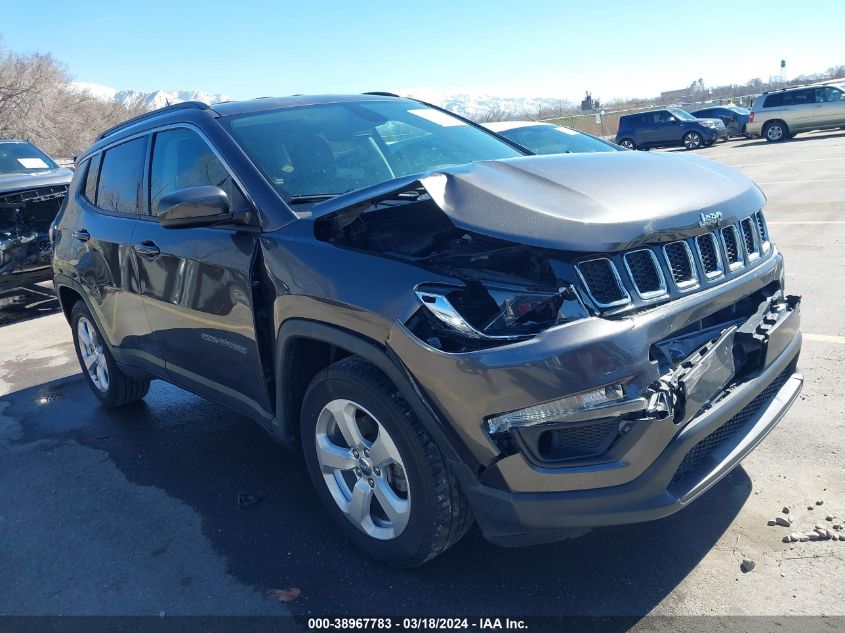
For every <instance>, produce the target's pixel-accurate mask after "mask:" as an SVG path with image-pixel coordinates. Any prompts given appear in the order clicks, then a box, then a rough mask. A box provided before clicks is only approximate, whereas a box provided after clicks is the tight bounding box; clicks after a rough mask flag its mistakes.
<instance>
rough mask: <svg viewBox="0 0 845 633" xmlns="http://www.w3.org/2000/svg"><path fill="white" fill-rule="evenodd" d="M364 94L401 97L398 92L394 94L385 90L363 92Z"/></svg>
mask: <svg viewBox="0 0 845 633" xmlns="http://www.w3.org/2000/svg"><path fill="white" fill-rule="evenodd" d="M361 94H362V95H373V96H374V97H399V95H397V94H393V93H392V92H383V91H381V90H373V91H372V92H362V93H361Z"/></svg>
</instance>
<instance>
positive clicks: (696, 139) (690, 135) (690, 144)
mask: <svg viewBox="0 0 845 633" xmlns="http://www.w3.org/2000/svg"><path fill="white" fill-rule="evenodd" d="M676 138H677V137H676ZM702 145H704V139H703V138H701V134H699V133H698V132H687V133H686V134H684V147H686V148H687V149H698V148H699V147H701V146H702Z"/></svg>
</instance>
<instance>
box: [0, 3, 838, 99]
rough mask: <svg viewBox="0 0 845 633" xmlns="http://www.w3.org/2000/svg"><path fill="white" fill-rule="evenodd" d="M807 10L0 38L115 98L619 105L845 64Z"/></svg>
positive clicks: (168, 26) (418, 11) (826, 20)
mask: <svg viewBox="0 0 845 633" xmlns="http://www.w3.org/2000/svg"><path fill="white" fill-rule="evenodd" d="M811 4H812V11H811V12H808V11H807V10H805V9H802V8H801V6H802V5H801V4H799V3H798V2H796V1H792V2H778V1H773V0H767V1H766V2H764V3H752V2H748V1H745V0H742V1H740V2H702V1H699V2H696V3H695V5H694V6H693V5H691V4H688V3H684V2H666V3H654V2H614V1H608V2H588V1H587V0H581V1H579V2H573V3H570V2H564V1H558V2H555V1H551V0H549V1H545V0H543V1H523V2H519V1H517V0H510V1H509V2H497V1H495V0H488V1H485V2H460V1H458V0H453V1H451V2H448V1H441V0H426V1H425V2H419V1H418V2H411V1H404V0H390V1H383V0H371V1H364V0H362V1H359V2H353V1H351V0H347V1H346V2H334V1H330V0H328V1H325V2H319V1H317V0H312V1H310V2H308V1H307V0H306V1H302V0H299V1H297V2H287V1H279V2H264V1H261V2H258V1H244V0H242V1H241V2H232V1H231V0H229V1H227V2H218V1H217V0H206V1H204V2H196V3H189V2H178V1H177V0H170V1H166V2H165V1H161V0H147V1H144V0H142V1H140V2H136V3H132V4H129V3H124V2H120V1H119V0H111V1H108V2H105V1H100V0H97V1H85V0H78V1H77V2H74V3H67V4H65V5H64V6H62V3H56V2H55V1H54V0H53V1H45V0H3V9H2V13H0V15H1V16H2V17H1V18H0V36H2V37H3V41H4V43H5V45H6V46H7V47H9V48H11V49H13V50H16V51H26V52H32V51H40V52H49V53H52V54H53V55H54V56H55V57H56V58H57V59H59V60H61V61H63V62H64V63H66V64H67V65H68V66H69V68H70V71H71V73H72V74H73V75H74V78H75V79H76V80H78V81H83V82H93V83H98V84H104V85H108V86H112V87H115V88H118V89H123V88H133V89H137V90H145V91H149V90H155V89H167V90H173V89H196V90H206V91H209V92H214V93H222V94H225V95H228V96H231V97H234V98H250V97H256V96H263V95H284V94H291V93H325V92H358V91H364V90H393V91H405V92H407V91H410V90H414V91H417V92H421V91H429V92H430V93H431V94H432V95H434V94H437V93H445V92H469V93H480V94H491V95H496V96H514V95H520V96H536V97H558V98H570V99H576V98H577V99H580V98H581V97H582V96H583V94H584V91H586V90H591V91H592V92H593V95H594V96H596V97H600V98H604V99H605V100H607V99H610V98H613V97H626V96H652V95H655V94H657V93H659V92H660V91H661V90H669V89H675V88H681V87H684V86H686V85H689V83H690V82H692V81H693V80H694V79H697V78H698V77H702V78H704V81H705V84H708V85H718V84H723V83H733V82H736V83H741V82H745V81H746V80H747V79H749V78H751V77H761V78H764V79H765V78H768V77H769V76H770V75H773V74H776V73H777V72H778V64H779V61H780V59H781V58H784V59H786V61H787V74H788V75H789V76H794V75H798V74H801V73H809V72H817V71H822V70H825V69H826V68H828V67H830V66H832V65H834V64H845V35H843V33H845V2H843V1H842V0H816V1H815V2H813V3H811ZM127 6H132V7H134V8H135V10H131V11H130V10H127V9H125V7H127ZM796 11H799V12H800V13H801V15H802V19H795V12H796ZM803 18H810V19H803Z"/></svg>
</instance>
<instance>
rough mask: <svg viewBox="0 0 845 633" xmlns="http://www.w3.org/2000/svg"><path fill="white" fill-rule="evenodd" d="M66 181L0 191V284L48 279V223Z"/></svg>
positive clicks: (56, 206) (60, 200)
mask: <svg viewBox="0 0 845 633" xmlns="http://www.w3.org/2000/svg"><path fill="white" fill-rule="evenodd" d="M66 195H67V185H52V186H45V187H38V188H35V189H26V190H22V191H14V192H2V193H0V288H8V287H13V286H17V285H20V284H23V283H31V282H36V281H43V280H46V279H50V277H51V276H52V269H51V265H50V261H51V246H50V224H51V223H52V221H53V219H54V218H55V217H56V214H57V213H58V211H59V208H60V207H61V204H62V201H63V200H64V198H65V196H66Z"/></svg>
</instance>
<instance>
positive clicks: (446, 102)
mask: <svg viewBox="0 0 845 633" xmlns="http://www.w3.org/2000/svg"><path fill="white" fill-rule="evenodd" d="M396 94H399V95H401V96H403V97H412V98H414V99H420V100H422V101H427V102H428V103H433V104H435V105H438V106H440V107H442V108H446V109H447V110H451V111H452V112H456V113H457V114H460V115H463V116H465V117H468V118H471V119H472V118H478V117H481V116H484V115H485V114H489V113H491V112H496V113H503V114H512V115H515V116H519V115H523V114H536V113H537V112H539V111H540V110H541V109H555V108H560V107H564V106H567V105H572V104H571V103H570V102H569V101H567V100H565V99H554V98H551V97H517V96H510V97H500V96H495V95H488V94H470V93H458V92H445V93H441V92H435V91H430V90H417V89H408V90H399V91H397V93H396Z"/></svg>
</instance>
